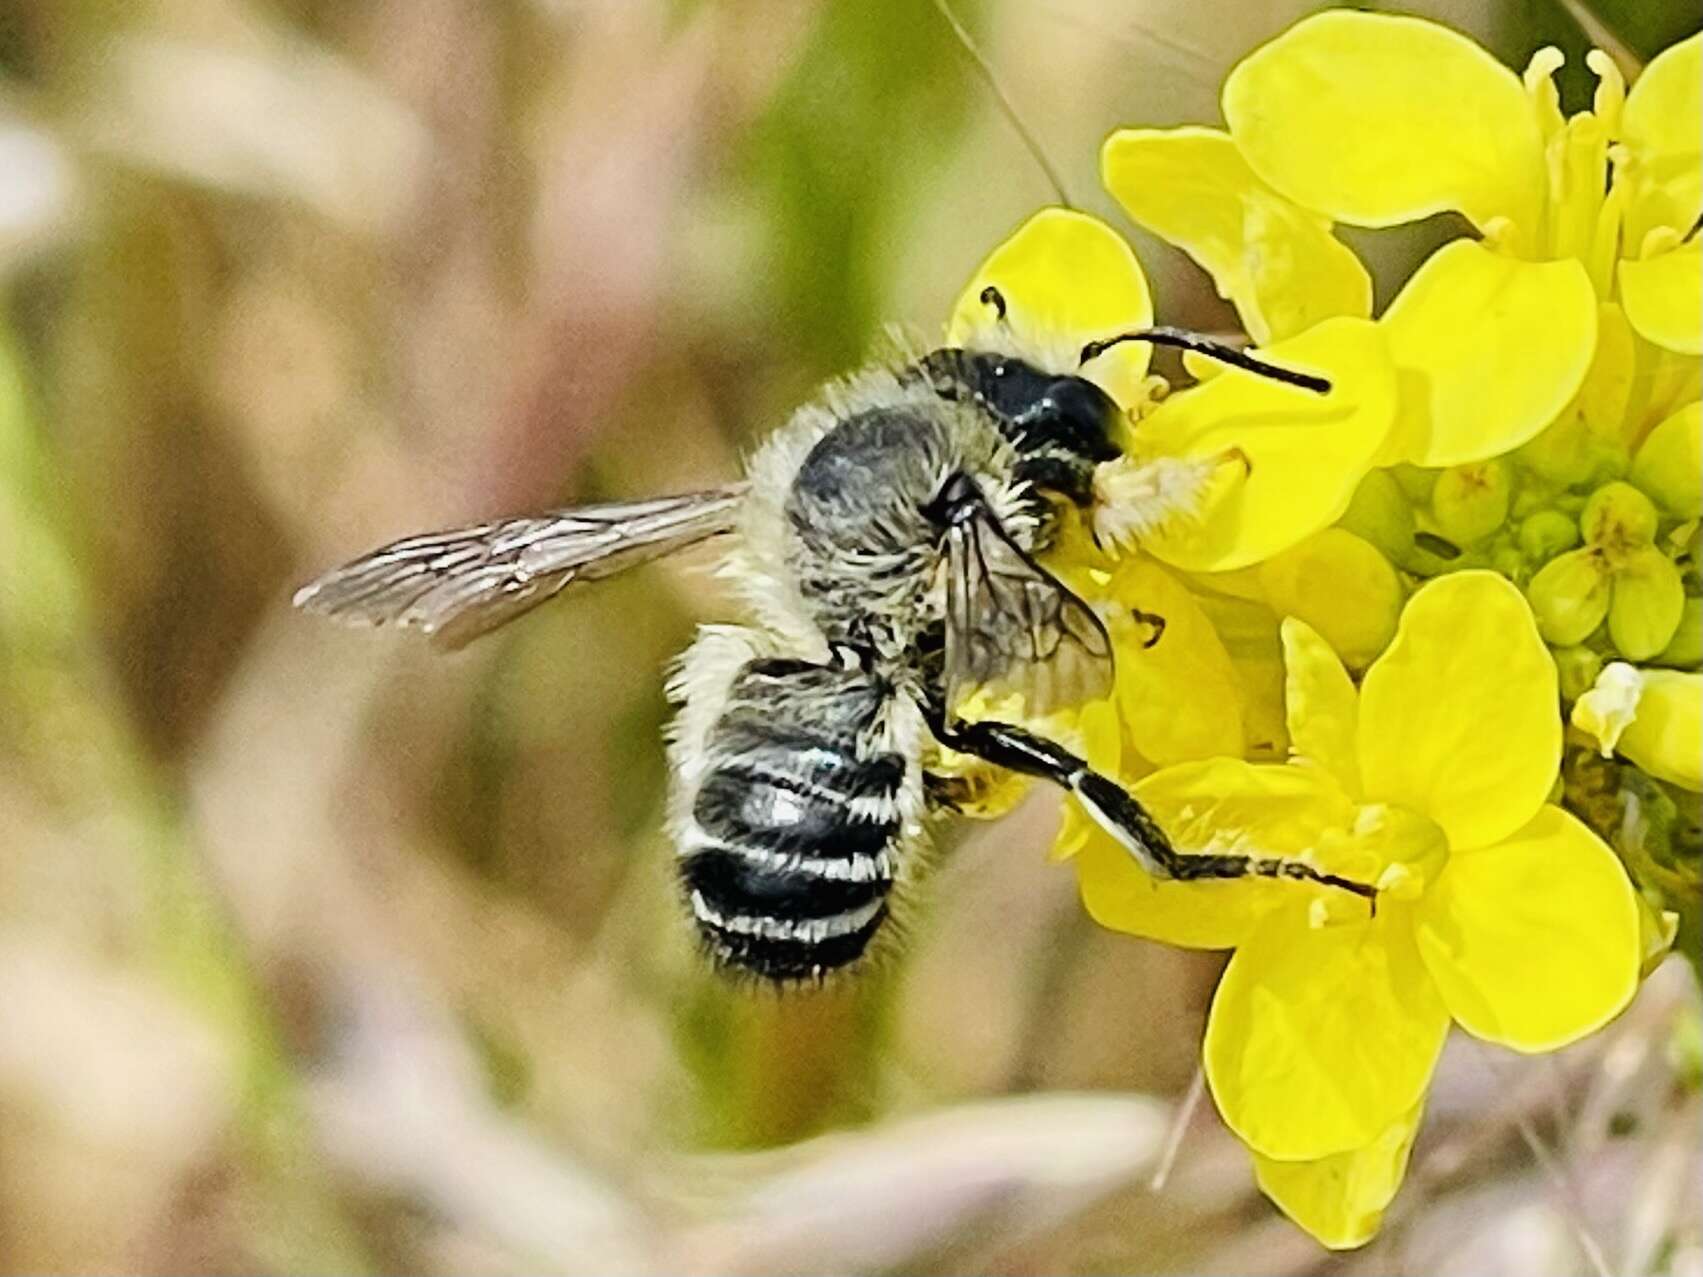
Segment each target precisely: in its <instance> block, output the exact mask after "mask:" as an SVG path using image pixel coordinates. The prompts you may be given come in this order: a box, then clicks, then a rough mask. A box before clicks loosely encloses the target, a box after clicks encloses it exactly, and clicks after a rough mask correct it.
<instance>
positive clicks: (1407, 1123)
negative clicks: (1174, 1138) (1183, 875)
mask: <svg viewBox="0 0 1703 1277" xmlns="http://www.w3.org/2000/svg"><path fill="white" fill-rule="evenodd" d="M1283 642H1284V649H1285V655H1286V664H1287V668H1288V681H1287V689H1286V691H1287V698H1286V699H1287V713H1288V719H1289V737H1290V748H1291V751H1292V753H1293V758H1292V760H1291V762H1290V763H1289V764H1286V765H1255V764H1250V763H1245V762H1241V761H1237V760H1232V759H1215V760H1209V761H1205V762H1198V763H1189V764H1184V765H1182V766H1177V767H1171V768H1167V769H1165V770H1162V771H1160V772H1157V773H1155V774H1154V775H1152V776H1149V777H1148V778H1146V779H1145V780H1143V781H1141V782H1140V783H1139V784H1137V785H1136V787H1135V792H1136V793H1137V795H1138V796H1139V797H1140V798H1141V800H1142V801H1143V802H1144V803H1145V804H1146V805H1147V806H1148V807H1149V808H1150V809H1151V810H1152V811H1153V812H1154V814H1155V815H1156V816H1157V818H1158V819H1159V820H1160V822H1161V823H1162V824H1163V825H1164V826H1165V827H1166V828H1167V829H1168V830H1169V831H1170V832H1171V834H1172V836H1173V838H1174V840H1175V841H1176V842H1177V843H1178V846H1179V847H1180V848H1182V849H1184V850H1186V851H1190V852H1203V851H1209V850H1210V851H1220V850H1238V851H1245V852H1254V853H1258V854H1267V855H1271V854H1278V855H1285V856H1303V857H1305V858H1307V859H1309V860H1311V861H1313V863H1315V864H1316V865H1317V866H1319V867H1321V868H1326V869H1329V870H1332V871H1335V872H1338V873H1342V874H1345V875H1350V876H1353V877H1356V878H1359V879H1361V880H1367V881H1377V882H1378V883H1379V884H1380V886H1381V887H1382V889H1383V890H1382V893H1381V895H1380V899H1379V904H1378V908H1377V911H1376V915H1375V916H1372V917H1368V916H1366V914H1365V912H1363V911H1362V910H1361V909H1360V908H1359V906H1360V905H1361V903H1362V902H1360V901H1358V900H1357V899H1352V898H1347V897H1346V896H1345V894H1344V893H1338V892H1333V891H1331V890H1330V889H1328V888H1308V887H1302V886H1300V885H1298V884H1295V883H1270V882H1251V881H1239V882H1234V883H1223V884H1182V883H1167V882H1155V881H1153V880H1151V879H1149V878H1148V877H1147V876H1146V875H1145V874H1144V873H1142V871H1141V870H1140V868H1139V867H1138V866H1136V865H1135V864H1134V862H1133V861H1132V860H1131V859H1130V858H1129V857H1128V856H1126V855H1121V853H1116V852H1115V848H1114V847H1113V846H1112V845H1111V840H1110V839H1107V838H1103V837H1101V836H1099V835H1097V834H1093V833H1090V834H1089V835H1088V836H1087V838H1086V840H1085V845H1084V846H1083V848H1082V850H1081V852H1080V853H1079V856H1078V866H1079V876H1080V881H1081V886H1082V892H1083V897H1084V900H1085V903H1086V904H1087V907H1088V909H1089V911H1090V912H1091V913H1092V914H1093V915H1094V917H1096V918H1097V919H1098V920H1099V921H1101V922H1102V923H1103V924H1105V925H1107V926H1110V927H1114V928H1117V929H1119V930H1123V931H1130V932H1134V933H1136V934H1140V935H1148V936H1154V937H1156V938H1159V939H1165V940H1170V941H1172V942H1175V943H1189V944H1199V945H1203V946H1210V947H1225V946H1234V947H1235V950H1236V951H1235V954H1234V956H1233V957H1232V959H1231V961H1230V964H1229V966H1228V968H1227V969H1226V971H1225V974H1224V979H1223V982H1222V983H1221V984H1220V986H1219V989H1218V992H1217V994H1216V996H1215V997H1214V999H1213V1004H1212V1010H1211V1014H1210V1017H1209V1020H1208V1025H1207V1032H1206V1043H1205V1057H1206V1068H1207V1077H1208V1080H1209V1082H1210V1084H1211V1088H1212V1093H1213V1096H1214V1098H1215V1100H1216V1101H1217V1103H1218V1106H1219V1109H1220V1111H1221V1112H1222V1113H1223V1115H1224V1118H1225V1120H1226V1122H1227V1123H1228V1124H1229V1125H1230V1127H1231V1129H1232V1130H1234V1131H1235V1132H1236V1134H1237V1135H1238V1136H1239V1137H1240V1138H1241V1139H1242V1140H1243V1141H1244V1142H1245V1143H1246V1144H1247V1145H1248V1146H1249V1148H1250V1149H1251V1150H1252V1152H1253V1154H1254V1158H1255V1167H1256V1171H1257V1173H1258V1176H1259V1179H1260V1182H1261V1184H1262V1186H1263V1187H1264V1188H1265V1190H1266V1192H1267V1193H1268V1194H1269V1195H1270V1196H1271V1197H1272V1198H1273V1199H1274V1200H1276V1201H1277V1203H1278V1204H1279V1205H1280V1206H1281V1207H1283V1209H1285V1210H1286V1211H1287V1212H1289V1214H1290V1215H1291V1216H1292V1217H1294V1218H1295V1219H1296V1220H1297V1221H1298V1222H1299V1223H1301V1224H1302V1226H1304V1227H1305V1228H1307V1229H1308V1230H1309V1231H1311V1232H1312V1233H1313V1234H1314V1235H1315V1236H1317V1237H1318V1238H1319V1239H1320V1240H1322V1241H1324V1242H1325V1243H1326V1244H1327V1245H1331V1246H1353V1245H1358V1244H1360V1243H1362V1242H1364V1241H1365V1240H1367V1238H1369V1237H1370V1236H1371V1235H1372V1233H1373V1232H1374V1231H1375V1230H1376V1228H1377V1225H1378V1221H1379V1218H1380V1215H1381V1212H1382V1210H1383V1208H1384V1206H1385V1205H1386V1204H1387V1203H1388V1201H1389V1200H1390V1198H1391V1196H1392V1195H1393V1193H1394V1192H1395V1189H1396V1187H1397V1186H1398V1185H1399V1183H1400V1179H1401V1175H1402V1171H1403V1168H1404V1166H1405V1162H1406V1156H1407V1149H1408V1146H1409V1144H1410V1142H1411V1139H1412V1136H1413V1131H1414V1129H1415V1127H1416V1125H1417V1123H1418V1120H1419V1114H1420V1109H1421V1106H1422V1103H1423V1099H1424V1094H1425V1091H1426V1088H1427V1085H1428V1083H1429V1079H1430V1076H1431V1072H1432V1068H1433V1066H1434V1064H1435V1061H1436V1057H1437V1053H1438V1051H1439V1050H1440V1049H1441V1046H1442V1042H1443V1038H1444V1036H1445V1033H1446V1031H1447V1029H1448V1026H1449V1023H1450V1021H1451V1019H1452V1020H1454V1021H1455V1022H1458V1023H1459V1024H1461V1025H1462V1026H1463V1027H1464V1028H1466V1029H1467V1030H1468V1031H1469V1032H1471V1033H1473V1034H1475V1035H1477V1036H1479V1037H1481V1038H1484V1039H1486V1040H1489V1041H1492V1042H1496V1043H1500V1044H1502V1045H1505V1046H1509V1047H1512V1048H1514V1049H1516V1050H1521V1051H1547V1050H1551V1049H1554V1048H1556V1047H1559V1046H1562V1045H1565V1044H1566V1043H1568V1042H1571V1041H1574V1040H1575V1039H1577V1038H1579V1037H1581V1036H1583V1035H1584V1034H1586V1033H1589V1032H1591V1031H1592V1030H1594V1029H1596V1028H1598V1027H1600V1026H1601V1025H1602V1024H1604V1023H1605V1022H1606V1021H1607V1020H1608V1019H1610V1018H1611V1017H1612V1016H1614V1015H1615V1014H1616V1013H1617V1012H1618V1011H1619V1010H1620V1009H1621V1008H1622V1007H1623V1006H1624V1005H1625V1004H1626V1002H1627V1000H1628V999H1629V998H1630V997H1631V995H1632V992H1633V990H1634V988H1635V987H1636V984H1637V979H1638V971H1639V963H1640V960H1641V956H1642V945H1641V940H1640V932H1639V925H1640V923H1639V913H1638V907H1637V902H1636V899H1635V896H1634V893H1633V890H1632V887H1631V884H1630V882H1629V881H1628V879H1627V877H1626V873H1625V871H1624V870H1623V869H1622V867H1621V865H1620V863H1619V861H1618V860H1616V859H1615V857H1614V854H1613V853H1612V852H1611V851H1610V850H1609V848H1608V847H1607V846H1606V845H1605V844H1604V843H1603V842H1602V840H1601V839H1599V838H1598V837H1597V836H1596V835H1595V834H1593V833H1592V832H1590V831H1589V830H1588V829H1587V828H1586V827H1585V826H1584V825H1583V824H1581V823H1580V822H1579V821H1578V820H1577V819H1575V818H1574V817H1573V816H1571V815H1569V814H1568V813H1567V812H1565V811H1563V810H1562V809H1560V808H1559V807H1556V806H1553V805H1551V804H1550V803H1548V802H1547V801H1546V800H1547V798H1548V796H1549V794H1550V792H1551V790H1552V788H1553V786H1554V783H1555V780H1556V776H1557V772H1558V768H1559V763H1560V753H1561V723H1560V719H1559V717H1558V715H1557V713H1556V704H1557V687H1556V673H1555V667H1554V664H1553V662H1552V661H1551V660H1550V657H1549V653H1548V651H1547V649H1546V648H1545V647H1544V645H1543V642H1542V640H1541V638H1540V637H1539V635H1538V633H1537V628H1536V626H1535V624H1534V622H1533V619H1532V616H1531V613H1530V611H1529V610H1528V608H1527V606H1526V603H1525V600H1524V598H1523V597H1522V596H1521V595H1520V593H1519V591H1518V590H1516V589H1515V588H1514V587H1513V586H1511V585H1510V584H1508V583H1507V582H1506V581H1504V580H1503V579H1501V578H1500V577H1498V576H1496V575H1494V574H1492V573H1488V572H1461V573H1456V574H1454V575H1451V576H1447V577H1444V578H1442V579H1440V580H1438V581H1434V582H1431V583H1430V584H1428V585H1426V586H1424V587H1422V588H1421V589H1420V590H1419V591H1418V592H1417V593H1416V594H1415V595H1414V596H1413V598H1412V599H1411V600H1410V601H1409V602H1408V604H1407V606H1406V608H1405V609H1404V610H1403V612H1402V614H1401V619H1400V623H1399V626H1398V629H1397V632H1396V636H1395V638H1394V640H1393V642H1391V644H1390V645H1389V647H1388V648H1387V650H1386V651H1385V652H1384V653H1383V655H1382V656H1380V657H1379V658H1378V659H1377V660H1376V661H1375V662H1373V664H1372V666H1371V668H1370V669H1369V670H1368V671H1367V673H1366V676H1365V679H1364V681H1363V684H1362V686H1361V688H1360V689H1359V690H1358V691H1356V689H1355V687H1354V684H1353V683H1352V681H1351V680H1350V678H1349V676H1348V674H1347V672H1346V670H1344V668H1343V666H1342V663H1341V662H1340V660H1339V659H1338V658H1337V656H1336V654H1335V653H1334V652H1333V651H1332V650H1331V649H1330V647H1329V646H1328V645H1327V644H1326V643H1325V642H1324V641H1323V640H1322V639H1320V638H1319V637H1318V635H1317V634H1316V633H1315V632H1314V631H1312V630H1311V629H1309V628H1308V627H1307V626H1306V625H1304V624H1302V623H1300V622H1298V621H1295V620H1289V621H1287V622H1285V624H1284V627H1283Z"/></svg>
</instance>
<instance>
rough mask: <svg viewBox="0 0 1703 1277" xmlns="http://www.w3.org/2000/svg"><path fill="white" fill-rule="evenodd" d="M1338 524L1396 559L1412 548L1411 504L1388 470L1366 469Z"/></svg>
mask: <svg viewBox="0 0 1703 1277" xmlns="http://www.w3.org/2000/svg"><path fill="white" fill-rule="evenodd" d="M1338 526H1339V527H1341V528H1344V529H1346V530H1347V531H1349V532H1352V533H1353V534H1354V535H1355V536H1357V537H1359V538H1360V539H1361V540H1362V541H1370V542H1371V543H1372V544H1373V545H1375V546H1377V547H1378V549H1380V550H1382V551H1383V552H1384V554H1386V555H1388V556H1389V557H1390V558H1392V559H1397V560H1399V559H1400V558H1401V557H1402V556H1403V555H1405V554H1406V553H1407V552H1408V551H1409V550H1411V549H1412V548H1413V507H1412V505H1410V504H1409V503H1408V500H1407V496H1406V494H1405V493H1403V491H1402V489H1401V485H1400V484H1399V483H1397V482H1396V481H1395V479H1394V478H1393V477H1392V476H1391V475H1390V472H1389V471H1387V470H1372V471H1368V472H1367V475H1366V477H1365V478H1364V479H1362V480H1361V481H1360V486H1359V487H1358V488H1356V489H1354V498H1353V500H1351V501H1350V502H1349V503H1348V509H1347V510H1346V511H1345V512H1344V513H1343V516H1342V518H1341V520H1339V522H1338Z"/></svg>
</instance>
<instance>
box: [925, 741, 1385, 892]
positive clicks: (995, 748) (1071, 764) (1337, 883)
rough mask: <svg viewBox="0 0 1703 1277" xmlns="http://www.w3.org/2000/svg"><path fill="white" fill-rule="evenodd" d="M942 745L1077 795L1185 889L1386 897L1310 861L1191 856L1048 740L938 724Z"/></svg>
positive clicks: (1158, 872)
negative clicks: (1206, 883) (1250, 886)
mask: <svg viewBox="0 0 1703 1277" xmlns="http://www.w3.org/2000/svg"><path fill="white" fill-rule="evenodd" d="M930 726H931V727H932V729H933V731H934V734H935V736H937V737H938V738H939V740H940V743H941V744H943V745H946V746H948V747H949V748H951V749H955V750H957V751H958V752H959V753H963V754H971V755H974V756H975V757H977V758H980V759H983V760H985V761H986V762H990V763H994V764H996V765H997V766H1000V767H1006V768H1009V769H1010V770H1012V771H1014V772H1021V773H1023V774H1024V775H1027V776H1039V777H1042V778H1043V779H1046V780H1050V781H1052V782H1053V783H1054V784H1056V785H1058V786H1060V787H1061V788H1064V789H1068V790H1069V791H1070V792H1071V793H1072V794H1074V795H1076V798H1077V801H1078V802H1080V803H1081V804H1082V806H1083V807H1084V808H1085V809H1086V810H1087V812H1088V814H1089V815H1090V816H1092V817H1093V818H1094V820H1095V822H1096V823H1097V824H1098V825H1099V826H1100V827H1101V828H1102V829H1104V830H1105V831H1106V832H1107V833H1108V834H1110V835H1111V836H1112V837H1113V838H1115V839H1117V841H1118V842H1119V843H1120V844H1121V845H1122V846H1123V847H1124V848H1125V850H1127V851H1128V852H1129V854H1130V855H1132V856H1134V857H1135V858H1136V860H1137V861H1138V862H1140V864H1141V867H1142V868H1143V869H1145V870H1147V872H1148V873H1150V874H1152V875H1153V876H1154V877H1155V878H1172V879H1176V880H1178V881H1181V882H1188V881H1194V880H1198V879H1202V878H1247V877H1258V878H1294V879H1298V880H1300V881H1303V882H1316V883H1320V884H1321V885H1323V886H1326V887H1337V888H1340V889H1341V890H1343V891H1348V892H1352V893H1353V894H1354V895H1357V896H1362V897H1364V898H1366V899H1367V900H1370V901H1371V902H1372V908H1373V910H1374V912H1375V911H1376V910H1377V901H1378V891H1377V888H1376V887H1373V886H1370V885H1368V884H1367V883H1363V882H1355V881H1354V880H1352V879H1350V878H1344V877H1342V876H1340V875H1338V874H1333V873H1325V872H1323V871H1322V870H1319V869H1315V868H1313V866H1312V865H1309V864H1307V863H1306V862H1305V861H1302V860H1291V859H1288V858H1285V857H1282V856H1240V855H1227V854H1222V853H1216V854H1211V855H1190V854H1187V853H1184V852H1180V851H1178V850H1177V849H1176V848H1175V847H1173V846H1172V845H1171V840H1170V839H1169V838H1168V837H1166V835H1165V831H1164V830H1163V829H1161V828H1160V827H1159V823H1158V822H1157V821H1156V820H1154V819H1153V817H1152V816H1151V815H1149V814H1148V812H1147V809H1146V808H1145V807H1143V806H1142V805H1141V804H1140V803H1138V802H1137V801H1136V800H1135V798H1134V797H1133V796H1131V794H1130V793H1129V791H1128V790H1126V789H1125V788H1124V787H1123V786H1122V785H1120V784H1118V783H1117V782H1116V781H1114V780H1110V779H1108V778H1107V777H1105V776H1102V775H1100V773H1099V772H1097V771H1095V770H1093V769H1092V768H1091V767H1089V766H1088V763H1087V761H1086V760H1085V759H1082V758H1078V757H1077V756H1076V755H1075V754H1073V753H1071V752H1070V751H1069V750H1068V749H1065V748H1064V747H1063V746H1062V745H1056V744H1054V743H1053V742H1052V741H1049V740H1047V739H1045V738H1044V737H1041V736H1037V735H1035V733H1033V732H1030V731H1027V730H1025V729H1024V728H1021V727H1014V726H1012V725H1011V724H1008V723H989V722H982V723H954V724H951V725H948V724H946V723H945V722H944V720H943V719H942V721H940V722H938V723H931V724H930Z"/></svg>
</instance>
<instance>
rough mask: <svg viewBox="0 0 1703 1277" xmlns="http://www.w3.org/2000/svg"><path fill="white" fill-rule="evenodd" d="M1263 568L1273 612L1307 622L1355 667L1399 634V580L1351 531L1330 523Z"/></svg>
mask: <svg viewBox="0 0 1703 1277" xmlns="http://www.w3.org/2000/svg"><path fill="white" fill-rule="evenodd" d="M1259 572H1260V582H1261V584H1262V585H1264V586H1265V591H1266V598H1267V599H1268V600H1270V602H1271V608H1272V611H1274V612H1276V613H1277V614H1278V615H1279V616H1294V617H1299V618H1300V619H1301V620H1303V621H1306V622H1307V623H1308V624H1309V625H1311V626H1313V627H1314V628H1315V629H1317V630H1318V631H1319V632H1320V633H1321V634H1323V635H1324V637H1325V638H1326V640H1328V641H1329V643H1330V646H1331V647H1332V648H1334V649H1335V650H1336V651H1337V652H1339V653H1340V654H1341V656H1342V659H1343V660H1344V661H1346V662H1348V664H1349V665H1351V666H1353V667H1354V668H1355V669H1364V668H1365V667H1366V666H1367V665H1368V664H1370V663H1371V661H1372V659H1373V658H1374V657H1375V656H1377V655H1378V653H1379V652H1382V651H1383V650H1384V648H1385V647H1387V646H1388V645H1389V641H1390V639H1391V638H1393V637H1394V636H1395V632H1396V618H1397V617H1398V616H1399V615H1400V614H1401V600H1402V588H1401V580H1400V579H1399V578H1398V577H1397V576H1396V570H1395V569H1394V568H1393V567H1391V566H1390V561H1389V560H1388V559H1386V558H1385V557H1384V556H1383V555H1382V554H1380V553H1379V552H1378V550H1377V547H1376V546H1374V545H1372V544H1371V543H1370V542H1369V541H1362V540H1361V539H1360V538H1359V537H1357V536H1355V535H1354V534H1353V533H1352V532H1349V531H1346V530H1345V529H1343V528H1326V529H1325V530H1324V531H1323V532H1318V533H1315V534H1313V535H1312V536H1310V537H1308V538H1307V539H1306V540H1305V541H1303V542H1301V544H1300V545H1297V546H1294V547H1292V548H1290V549H1288V550H1285V551H1284V552H1283V553H1282V554H1279V555H1277V556H1275V557H1274V558H1271V559H1268V560H1267V561H1266V562H1265V563H1263V564H1261V565H1260V569H1259Z"/></svg>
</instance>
